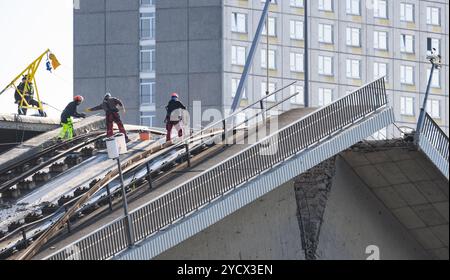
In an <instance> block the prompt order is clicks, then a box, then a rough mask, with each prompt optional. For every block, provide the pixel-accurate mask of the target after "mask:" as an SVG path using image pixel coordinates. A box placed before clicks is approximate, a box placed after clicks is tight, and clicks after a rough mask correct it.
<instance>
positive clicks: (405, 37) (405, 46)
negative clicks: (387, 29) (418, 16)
mask: <svg viewBox="0 0 450 280" xmlns="http://www.w3.org/2000/svg"><path fill="white" fill-rule="evenodd" d="M414 44H415V38H414V35H411V34H400V51H401V52H402V53H409V54H413V53H415V48H414Z"/></svg>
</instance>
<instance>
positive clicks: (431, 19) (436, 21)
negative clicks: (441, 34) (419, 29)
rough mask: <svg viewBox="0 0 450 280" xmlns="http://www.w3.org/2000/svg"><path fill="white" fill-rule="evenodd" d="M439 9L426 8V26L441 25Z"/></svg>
mask: <svg viewBox="0 0 450 280" xmlns="http://www.w3.org/2000/svg"><path fill="white" fill-rule="evenodd" d="M440 14H441V9H439V8H435V7H427V24H430V25H441V15H440Z"/></svg>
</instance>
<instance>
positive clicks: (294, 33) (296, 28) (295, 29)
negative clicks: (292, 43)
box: [290, 20, 304, 40]
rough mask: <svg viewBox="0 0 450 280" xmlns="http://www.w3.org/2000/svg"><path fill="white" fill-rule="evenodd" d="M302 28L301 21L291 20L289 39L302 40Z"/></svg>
mask: <svg viewBox="0 0 450 280" xmlns="http://www.w3.org/2000/svg"><path fill="white" fill-rule="evenodd" d="M303 30H304V26H303V21H300V20H291V21H290V37H291V39H294V40H303V39H304V34H303Z"/></svg>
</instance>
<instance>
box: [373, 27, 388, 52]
mask: <svg viewBox="0 0 450 280" xmlns="http://www.w3.org/2000/svg"><path fill="white" fill-rule="evenodd" d="M387 41H388V33H387V32H384V31H374V32H373V47H374V48H375V49H378V50H387V49H388V44H387Z"/></svg>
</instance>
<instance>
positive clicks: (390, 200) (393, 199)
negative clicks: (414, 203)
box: [373, 187, 408, 209]
mask: <svg viewBox="0 0 450 280" xmlns="http://www.w3.org/2000/svg"><path fill="white" fill-rule="evenodd" d="M373 191H374V193H375V194H376V195H377V196H378V198H380V199H381V201H382V202H383V203H384V205H386V207H388V208H390V209H395V208H401V207H405V206H407V205H408V204H407V203H406V201H405V200H403V199H402V198H401V197H400V196H399V195H398V194H397V192H396V191H395V189H394V188H392V187H387V188H377V189H374V190H373Z"/></svg>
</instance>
